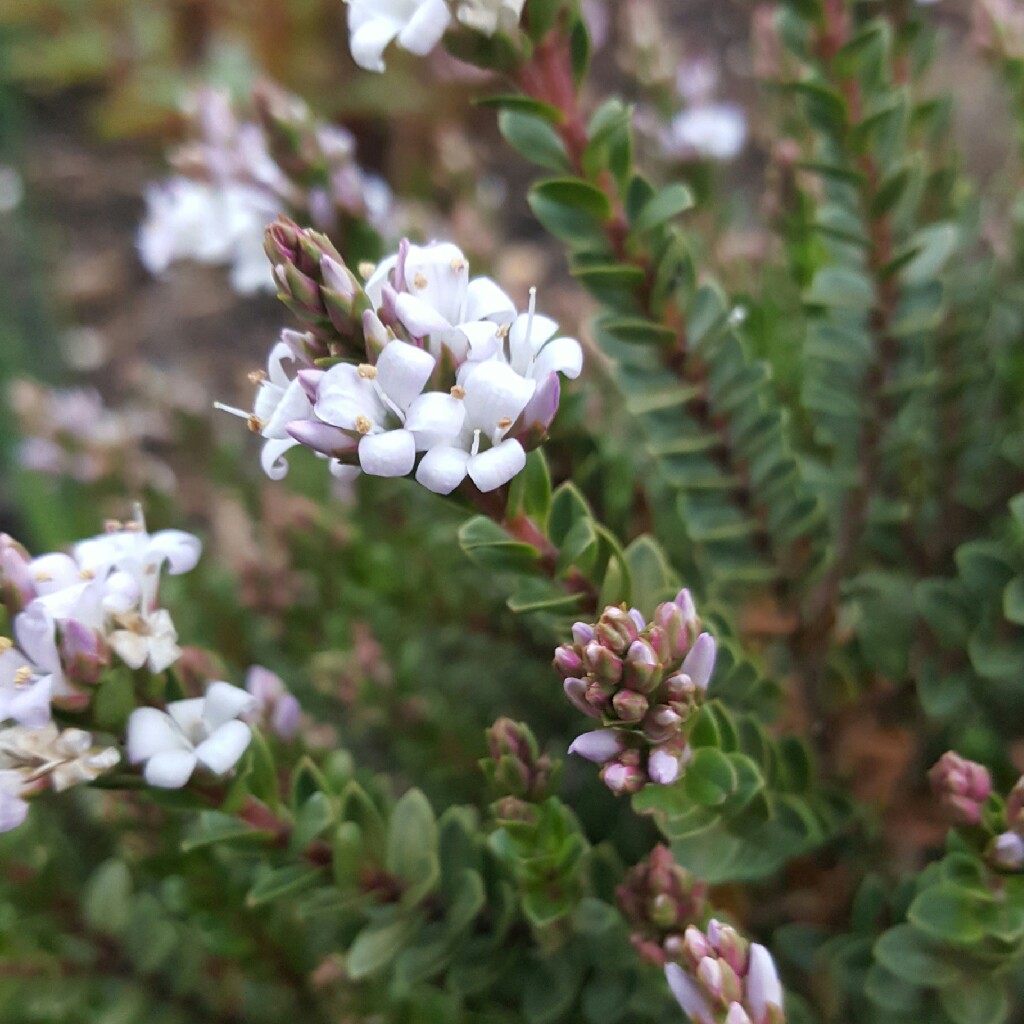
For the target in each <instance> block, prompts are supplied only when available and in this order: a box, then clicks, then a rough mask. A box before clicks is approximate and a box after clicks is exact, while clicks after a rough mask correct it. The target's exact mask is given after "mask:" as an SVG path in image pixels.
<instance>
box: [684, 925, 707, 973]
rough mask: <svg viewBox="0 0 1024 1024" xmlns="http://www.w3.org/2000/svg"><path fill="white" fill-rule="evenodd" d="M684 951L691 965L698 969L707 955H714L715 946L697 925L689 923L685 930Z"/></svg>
mask: <svg viewBox="0 0 1024 1024" xmlns="http://www.w3.org/2000/svg"><path fill="white" fill-rule="evenodd" d="M683 951H684V952H685V954H686V959H687V961H688V962H689V964H690V966H691V967H693V968H694V969H696V967H697V964H699V963H700V962H701V960H703V959H704V957H706V956H713V955H714V947H713V946H712V945H711V943H710V942H709V941H708V938H707V936H706V935H705V934H704V933H703V932H702V931H701V930H700V929H699V928H698V927H696V925H692V924H691V925H688V926H687V928H686V931H685V932H683Z"/></svg>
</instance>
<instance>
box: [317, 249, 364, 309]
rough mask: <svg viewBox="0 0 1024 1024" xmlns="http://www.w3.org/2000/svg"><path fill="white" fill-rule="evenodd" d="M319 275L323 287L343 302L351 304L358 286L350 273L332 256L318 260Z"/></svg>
mask: <svg viewBox="0 0 1024 1024" xmlns="http://www.w3.org/2000/svg"><path fill="white" fill-rule="evenodd" d="M320 273H321V275H322V276H323V279H324V287H326V288H329V289H330V290H331V291H332V292H334V293H335V294H336V295H337V296H338V297H339V298H340V299H341V300H343V301H344V302H351V301H352V300H353V299H354V298H355V297H356V292H357V291H358V290H359V284H358V283H357V281H356V279H355V278H354V277H353V276H352V273H351V271H349V269H348V268H347V267H346V266H345V265H344V264H342V263H339V262H338V260H336V259H334V258H333V257H332V256H324V257H323V259H321V260H320Z"/></svg>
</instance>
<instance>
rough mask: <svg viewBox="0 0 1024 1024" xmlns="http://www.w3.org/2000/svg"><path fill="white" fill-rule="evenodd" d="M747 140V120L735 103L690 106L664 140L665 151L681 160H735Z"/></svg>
mask: <svg viewBox="0 0 1024 1024" xmlns="http://www.w3.org/2000/svg"><path fill="white" fill-rule="evenodd" d="M746 141H747V118H746V115H745V114H744V113H743V111H742V110H741V109H740V108H739V107H737V106H736V105H735V104H732V103H707V104H703V105H701V106H697V107H691V108H690V109H689V110H684V111H683V112H682V113H681V114H677V115H676V116H675V118H673V120H672V123H671V125H670V126H669V128H668V131H667V132H666V133H665V134H664V136H663V138H662V145H663V147H664V149H665V152H666V153H667V154H668V155H669V156H671V157H676V158H678V159H691V158H693V157H706V158H707V159H710V160H732V159H733V158H734V157H736V156H738V155H739V152H740V150H742V149H743V146H744V144H745V143H746Z"/></svg>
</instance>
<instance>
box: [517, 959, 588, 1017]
mask: <svg viewBox="0 0 1024 1024" xmlns="http://www.w3.org/2000/svg"><path fill="white" fill-rule="evenodd" d="M577 970H578V969H577V968H576V967H575V965H574V964H573V962H572V961H571V960H570V959H569V958H568V957H564V956H563V957H549V958H548V959H546V960H543V961H541V962H540V963H538V964H537V965H536V966H535V967H534V968H533V969H532V970H531V971H530V972H529V974H528V975H527V977H526V987H525V989H524V991H523V1017H524V1018H525V1019H526V1021H527V1024H553V1022H554V1021H557V1020H559V1019H560V1018H561V1017H562V1016H563V1015H564V1014H566V1013H567V1012H568V1011H569V1008H570V1007H571V1006H572V1004H573V1002H574V1001H575V999H576V992H577V990H578V988H579V981H580V979H579V975H578V973H577Z"/></svg>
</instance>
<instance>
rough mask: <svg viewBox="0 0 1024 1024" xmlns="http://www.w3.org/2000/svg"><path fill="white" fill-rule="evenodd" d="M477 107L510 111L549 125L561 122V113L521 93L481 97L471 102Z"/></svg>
mask: <svg viewBox="0 0 1024 1024" xmlns="http://www.w3.org/2000/svg"><path fill="white" fill-rule="evenodd" d="M473 103H474V105H475V106H478V107H496V108H497V109H499V110H501V111H506V110H507V111H511V112H513V113H517V114H528V115H530V116H531V117H535V118H539V119H540V120H541V121H547V122H548V123H549V124H558V123H559V122H560V121H561V120H562V111H561V110H559V109H558V107H556V106H554V105H552V104H551V103H545V102H544V101H543V100H535V99H534V98H533V97H532V96H524V95H523V94H522V93H518V92H516V93H501V94H500V95H497V96H481V97H479V98H477V99H475V100H473Z"/></svg>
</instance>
